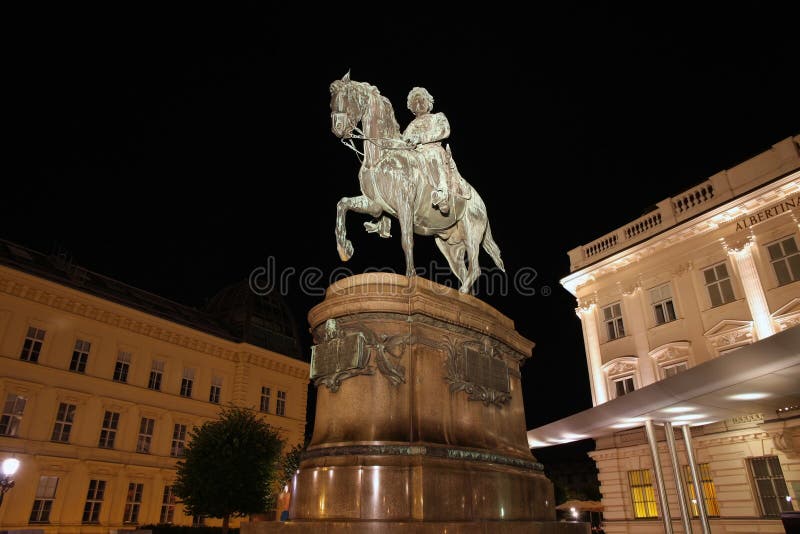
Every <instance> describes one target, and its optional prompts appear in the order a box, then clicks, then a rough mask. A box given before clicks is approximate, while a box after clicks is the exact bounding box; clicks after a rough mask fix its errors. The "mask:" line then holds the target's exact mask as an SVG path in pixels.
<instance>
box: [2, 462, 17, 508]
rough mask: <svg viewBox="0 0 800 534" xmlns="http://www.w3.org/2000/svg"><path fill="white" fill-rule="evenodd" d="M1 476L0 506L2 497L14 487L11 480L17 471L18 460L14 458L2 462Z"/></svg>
mask: <svg viewBox="0 0 800 534" xmlns="http://www.w3.org/2000/svg"><path fill="white" fill-rule="evenodd" d="M2 469H3V476H2V478H0V505H2V504H3V496H4V495H5V494H6V492H7V491H8V490H10V489H11V488H13V487H14V480H13V479H12V478H11V477H13V476H14V473H16V472H17V469H19V460H17V459H16V458H6V459H5V460H3V468H2Z"/></svg>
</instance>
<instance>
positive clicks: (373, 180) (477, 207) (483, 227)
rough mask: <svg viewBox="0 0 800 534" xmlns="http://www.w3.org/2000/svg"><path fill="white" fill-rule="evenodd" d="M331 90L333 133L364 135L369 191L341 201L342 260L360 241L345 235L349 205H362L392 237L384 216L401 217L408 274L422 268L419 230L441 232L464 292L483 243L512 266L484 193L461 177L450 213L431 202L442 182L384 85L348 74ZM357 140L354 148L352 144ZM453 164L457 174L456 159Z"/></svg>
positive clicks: (363, 173)
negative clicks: (409, 139) (412, 141)
mask: <svg viewBox="0 0 800 534" xmlns="http://www.w3.org/2000/svg"><path fill="white" fill-rule="evenodd" d="M330 91H331V130H332V131H333V133H334V134H335V135H336V136H337V137H339V138H340V139H342V141H343V142H344V141H345V140H348V141H349V142H350V143H352V139H363V141H364V144H363V153H362V156H363V157H362V158H361V169H360V170H359V173H358V182H359V185H360V187H361V193H362V194H361V195H359V196H357V197H344V198H342V199H341V200H340V201H339V203H338V204H337V205H336V246H337V249H338V251H339V256H340V257H341V259H342V261H347V260H349V259H350V258H351V257H352V255H353V244H352V243H351V242H350V241H349V240H348V239H347V235H346V228H345V216H346V214H347V212H348V211H355V212H358V213H364V214H367V215H371V216H372V217H374V218H375V219H378V220H377V221H376V222H367V223H365V226H366V227H367V229H368V231H370V232H379V233H380V235H381V236H382V237H389V232H388V229H389V225H390V222H391V221H390V219H389V218H388V217H386V215H384V214H389V215H392V216H394V217H396V218H397V220H398V221H399V223H400V232H401V243H402V247H403V252H404V253H405V259H406V276H414V274H415V269H414V255H413V248H414V234H415V233H416V234H419V235H432V236H434V238H435V242H436V245H437V246H438V247H439V250H440V251H441V252H442V254H444V257H445V258H446V259H447V263H448V264H449V265H450V270H452V271H453V273H454V274H455V275H456V276H457V277H458V279H459V281H460V282H461V287H460V288H459V291H461V292H462V293H469V292H470V290H471V288H472V285H473V284H474V283H475V281H476V280H477V279H478V276H480V273H481V268H480V265H479V263H478V253H479V249H480V247H481V245H483V248H484V250H486V252H487V253H488V254H489V256H491V258H492V259H493V260H494V263H495V264H496V265H497V266H498V267H499V268H500V269H501V270H503V271H505V267H504V266H503V261H502V260H501V259H500V248H499V247H498V246H497V243H495V241H494V239H493V238H492V232H491V229H490V228H489V220H488V218H487V214H486V206H485V204H484V203H483V200H482V199H481V197H480V195H478V193H477V191H475V190H474V189H473V188H472V187H471V186H470V185H469V184H468V183H466V181H464V180H463V178H461V177H460V175H458V178H459V180H460V183H461V191H462V194H461V195H460V196H459V197H458V198H455V201H454V202H453V205H452V208H451V209H450V210H449V212H448V213H447V214H443V213H442V212H441V211H439V210H437V209H435V207H434V206H433V205H432V204H431V191H432V190H433V188H434V187H435V185H436V184H434V183H432V178H431V177H430V176H428V173H426V171H425V169H426V166H425V161H424V160H423V156H422V155H421V154H420V152H419V151H417V150H415V149H414V147H413V146H410V145H409V144H407V143H406V142H405V141H404V140H403V139H402V137H401V134H400V128H399V125H398V124H397V120H396V119H395V116H394V109H393V108H392V104H391V102H390V101H389V99H388V98H386V97H384V96H382V95H381V94H380V92H379V91H378V89H377V87H374V86H372V85H370V84H368V83H365V82H356V81H353V80H351V79H350V73H349V72H348V73H347V74H346V75H345V76H344V77H343V78H342V79H341V80H335V81H334V82H333V83H331V85H330ZM359 124H361V127H360V128H359V126H358V125H359ZM350 146H351V148H353V149H354V150H355V147H353V146H352V144H351V145H350ZM451 168H452V169H453V172H455V173H457V172H458V170H457V169H455V165H454V164H452V166H451ZM467 264H468V265H467Z"/></svg>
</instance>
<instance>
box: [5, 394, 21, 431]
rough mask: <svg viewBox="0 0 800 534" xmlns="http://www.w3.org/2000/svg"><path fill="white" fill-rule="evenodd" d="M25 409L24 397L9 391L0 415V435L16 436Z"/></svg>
mask: <svg viewBox="0 0 800 534" xmlns="http://www.w3.org/2000/svg"><path fill="white" fill-rule="evenodd" d="M24 411H25V398H24V397H20V396H18V395H15V394H13V393H9V394H8V395H7V396H6V403H5V404H4V405H3V415H2V416H0V436H16V435H17V432H19V424H20V423H21V422H22V412H24Z"/></svg>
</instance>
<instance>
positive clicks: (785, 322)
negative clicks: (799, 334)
mask: <svg viewBox="0 0 800 534" xmlns="http://www.w3.org/2000/svg"><path fill="white" fill-rule="evenodd" d="M772 319H773V320H774V321H775V322H776V323H777V324H778V326H780V329H781V330H786V329H787V328H791V327H793V326H797V325H800V298H794V299H792V300H790V301H789V302H787V303H786V304H784V305H783V306H781V307H780V308H778V309H777V310H775V312H774V313H773V314H772Z"/></svg>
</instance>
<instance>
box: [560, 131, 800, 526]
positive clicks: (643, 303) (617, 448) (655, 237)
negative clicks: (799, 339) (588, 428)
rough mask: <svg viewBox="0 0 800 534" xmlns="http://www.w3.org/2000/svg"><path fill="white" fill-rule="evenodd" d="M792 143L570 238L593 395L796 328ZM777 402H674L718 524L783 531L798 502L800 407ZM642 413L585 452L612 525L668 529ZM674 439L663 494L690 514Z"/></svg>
mask: <svg viewBox="0 0 800 534" xmlns="http://www.w3.org/2000/svg"><path fill="white" fill-rule="evenodd" d="M799 143H800V136H797V137H794V138H788V139H784V140H783V141H780V142H779V143H777V144H775V145H773V146H772V147H771V148H770V149H769V150H767V151H765V152H763V153H761V154H759V155H757V156H755V157H753V158H751V159H749V160H747V161H745V162H743V163H741V164H739V165H737V166H736V167H734V168H732V169H729V170H726V171H722V172H720V173H718V174H716V175H714V176H712V177H710V178H709V179H708V180H706V181H704V182H703V183H701V184H698V185H697V186H695V187H693V188H691V189H689V190H687V191H684V192H682V193H680V194H678V195H676V196H674V197H671V198H667V199H665V200H663V201H661V202H659V203H658V204H657V206H656V207H655V209H653V210H652V211H649V212H648V213H646V214H644V215H643V216H641V217H640V218H638V219H637V220H634V221H631V222H630V223H629V224H627V225H625V226H623V227H621V228H618V229H616V230H614V231H613V232H610V233H608V234H606V235H603V236H601V237H599V238H598V239H596V240H594V241H592V242H591V243H587V244H585V245H583V246H580V247H577V248H575V249H573V250H571V251H569V257H570V263H571V274H570V275H568V276H567V277H565V278H564V279H563V280H562V281H561V282H562V285H563V286H564V287H565V288H566V289H567V290H569V291H570V292H571V293H572V294H573V295H575V297H576V298H577V302H578V307H577V309H576V311H577V314H578V316H579V317H580V319H581V323H582V328H583V339H584V345H585V348H586V358H587V363H588V369H589V375H590V376H589V379H590V385H591V390H592V399H593V404H594V406H600V405H602V404H604V403H606V402H608V401H610V400H613V399H615V398H619V397H622V396H624V395H626V394H629V393H631V392H632V391H635V390H638V389H641V388H644V387H646V386H648V385H651V384H654V383H657V382H659V381H661V380H664V379H666V378H669V377H672V376H675V375H677V374H680V373H682V372H684V371H686V370H688V369H691V368H693V367H696V366H698V365H701V364H703V363H704V362H708V361H710V360H713V359H716V358H725V355H726V354H727V353H730V352H731V351H735V350H736V349H737V348H740V347H743V346H745V345H749V344H751V343H754V342H757V341H758V340H762V339H765V338H767V337H769V336H772V335H773V334H775V333H777V332H780V331H782V330H786V329H790V328H800V327H799V326H797V325H800V231H799V228H800V147H799V146H798V144H799ZM798 389H800V388H798ZM785 408H786V409H785V410H781V411H780V412H779V413H750V414H742V415H741V416H739V417H735V418H732V419H728V420H725V421H715V422H713V423H711V424H708V423H709V422H708V421H703V420H702V416H700V415H699V414H697V415H696V414H693V413H690V412H689V413H685V414H674V415H675V419H674V421H675V422H676V423H684V424H688V423H691V424H692V428H691V432H692V436H693V443H694V447H695V449H696V451H695V454H696V464H697V466H698V471H697V473H698V475H697V476H698V477H700V478H702V486H703V489H704V492H705V503H706V508H707V514H708V516H709V523H710V525H711V528H712V530H713V532H715V533H718V532H719V533H721V532H783V531H784V530H783V527H782V525H781V521H780V514H781V512H783V511H788V510H792V509H795V510H796V509H797V505H796V501H797V499H798V498H800V416H798V413H799V412H798V411H797V408H798V407H797V406H786V407H785ZM694 417H697V419H693V418H694ZM641 425H642V423H641V422H637V421H632V422H630V423H628V424H627V425H626V424H620V425H619V426H618V427H617V428H619V430H618V431H617V432H616V433H614V434H613V435H608V436H604V437H600V438H598V439H596V449H595V451H593V452H591V453H589V454H590V456H591V457H592V458H593V459H594V460H595V462H596V463H597V468H598V470H599V479H600V483H601V488H600V490H601V493H602V502H603V505H604V517H605V521H606V532H608V533H623V532H624V533H637V534H639V533H649V532H654V533H655V532H663V531H664V526H663V525H662V523H661V522H660V521H658V520H657V519H658V517H659V516H660V512H661V506H660V505H659V504H658V502H657V498H656V496H657V488H655V482H656V477H655V474H654V469H655V466H654V465H653V463H654V462H653V461H652V455H651V451H650V447H649V446H648V440H647V438H646V435H645V434H646V432H645V429H643V428H641ZM657 434H658V454H659V455H660V457H661V459H662V463H663V465H664V466H668V465H669V464H670V459H669V458H668V447H667V444H666V443H665V435H664V433H663V430H662V429H660V428H659V429H658V433H657ZM677 450H678V457H679V458H678V459H679V462H680V463H681V464H682V466H683V472H682V473H681V475H680V476H679V477H677V478H676V476H674V475H673V473H672V471H671V470H670V469H669V468H666V467H665V468H664V469H663V480H664V483H665V486H666V494H667V498H668V503H669V506H668V508H669V509H670V510H671V511H672V517H673V518H674V517H676V514H677V512H678V511H680V510H681V503H680V502H678V501H679V495H680V493H681V492H679V491H678V487H677V486H678V485H681V487H682V488H685V491H684V492H683V493H684V496H685V500H686V501H687V510H688V512H689V513H690V514H692V515H693V516H694V517H697V516H698V514H699V511H698V508H697V506H696V503H697V499H696V498H695V492H694V489H693V485H692V484H691V483H690V482H691V473H690V469H689V467H688V463H689V462H688V459H687V455H686V449H685V447H684V446H683V442H679V443H678V444H677ZM679 516H680V515H679V514H678V517H679ZM680 531H681V532H682V530H680Z"/></svg>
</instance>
